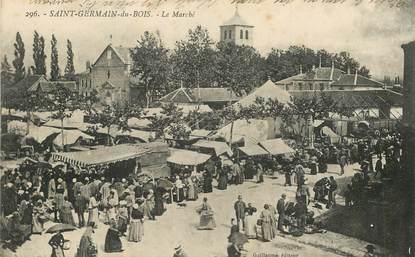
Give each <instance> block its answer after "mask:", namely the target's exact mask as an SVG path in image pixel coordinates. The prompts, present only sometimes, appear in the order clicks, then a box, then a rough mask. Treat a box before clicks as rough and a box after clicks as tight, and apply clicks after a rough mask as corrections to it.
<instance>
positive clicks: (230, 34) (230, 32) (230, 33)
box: [229, 30, 232, 39]
mask: <svg viewBox="0 0 415 257" xmlns="http://www.w3.org/2000/svg"><path fill="white" fill-rule="evenodd" d="M229 39H232V30H229Z"/></svg>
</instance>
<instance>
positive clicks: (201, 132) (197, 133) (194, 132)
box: [190, 129, 215, 139]
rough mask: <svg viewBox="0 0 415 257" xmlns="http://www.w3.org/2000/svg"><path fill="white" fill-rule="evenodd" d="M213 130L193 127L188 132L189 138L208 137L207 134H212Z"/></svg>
mask: <svg viewBox="0 0 415 257" xmlns="http://www.w3.org/2000/svg"><path fill="white" fill-rule="evenodd" d="M214 133H215V132H213V131H212V130H206V129H195V130H192V132H190V139H196V138H208V137H209V136H211V135H213V134H214Z"/></svg>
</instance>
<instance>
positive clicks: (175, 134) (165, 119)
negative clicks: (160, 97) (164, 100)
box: [150, 103, 190, 139]
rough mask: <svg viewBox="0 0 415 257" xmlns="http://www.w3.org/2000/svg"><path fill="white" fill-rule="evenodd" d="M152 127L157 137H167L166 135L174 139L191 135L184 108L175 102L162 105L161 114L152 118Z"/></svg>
mask: <svg viewBox="0 0 415 257" xmlns="http://www.w3.org/2000/svg"><path fill="white" fill-rule="evenodd" d="M150 129H151V130H152V131H154V132H155V133H156V136H155V137H156V139H158V138H164V139H165V138H166V137H165V136H166V135H168V136H169V137H171V138H172V139H188V138H189V135H190V130H189V127H188V126H187V125H186V124H185V122H184V117H183V111H182V109H180V108H178V107H177V106H176V105H175V104H173V103H171V104H167V105H163V106H162V111H161V113H160V115H156V116H155V117H153V118H152V120H151V124H150Z"/></svg>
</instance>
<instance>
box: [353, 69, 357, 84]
mask: <svg viewBox="0 0 415 257" xmlns="http://www.w3.org/2000/svg"><path fill="white" fill-rule="evenodd" d="M353 85H355V86H356V85H357V69H356V72H355V73H354V82H353Z"/></svg>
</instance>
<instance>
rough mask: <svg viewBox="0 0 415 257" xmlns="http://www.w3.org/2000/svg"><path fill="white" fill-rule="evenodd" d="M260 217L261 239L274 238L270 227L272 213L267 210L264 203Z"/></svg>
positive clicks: (267, 207) (268, 239) (266, 205)
mask: <svg viewBox="0 0 415 257" xmlns="http://www.w3.org/2000/svg"><path fill="white" fill-rule="evenodd" d="M260 218H261V220H262V225H261V227H262V240H264V241H266V242H267V241H271V240H272V239H273V238H274V233H273V229H272V214H271V212H270V211H269V206H268V204H265V205H264V210H263V211H262V212H261V216H260Z"/></svg>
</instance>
